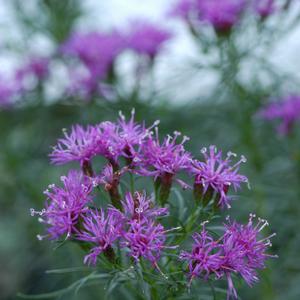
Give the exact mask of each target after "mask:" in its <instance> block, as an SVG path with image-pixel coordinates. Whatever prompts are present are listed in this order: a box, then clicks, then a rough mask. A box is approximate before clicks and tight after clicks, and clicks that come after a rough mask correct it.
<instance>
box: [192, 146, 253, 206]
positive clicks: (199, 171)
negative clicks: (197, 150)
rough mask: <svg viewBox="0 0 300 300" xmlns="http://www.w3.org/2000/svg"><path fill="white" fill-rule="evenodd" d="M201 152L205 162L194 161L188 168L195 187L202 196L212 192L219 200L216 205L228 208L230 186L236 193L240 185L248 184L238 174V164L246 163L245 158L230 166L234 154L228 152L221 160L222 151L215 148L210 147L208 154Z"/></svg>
mask: <svg viewBox="0 0 300 300" xmlns="http://www.w3.org/2000/svg"><path fill="white" fill-rule="evenodd" d="M201 152H202V154H203V155H204V158H205V161H204V162H202V161H197V160H194V161H193V164H192V166H191V168H190V171H191V173H192V174H194V175H195V187H197V185H199V186H200V187H201V190H202V195H203V196H204V195H205V194H206V193H207V192H208V191H209V190H212V192H214V193H216V195H217V199H218V198H219V199H218V203H217V205H218V206H220V207H222V208H223V207H227V208H230V197H229V196H228V195H227V192H228V189H229V187H230V186H232V187H233V189H234V190H235V191H237V190H238V189H239V188H240V184H241V183H243V182H248V179H247V177H246V176H244V175H240V174H239V173H238V171H239V166H240V164H241V163H242V162H246V158H245V157H244V156H242V157H241V159H240V160H239V161H238V162H237V163H235V164H234V165H230V163H231V157H235V156H236V154H235V153H232V152H228V153H227V157H226V158H225V159H223V158H222V151H219V152H218V151H217V148H216V147H215V146H210V147H209V152H208V153H207V149H206V148H203V149H202V150H201Z"/></svg>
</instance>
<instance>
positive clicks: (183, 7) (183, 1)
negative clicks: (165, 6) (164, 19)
mask: <svg viewBox="0 0 300 300" xmlns="http://www.w3.org/2000/svg"><path fill="white" fill-rule="evenodd" d="M195 8H196V2H195V1H194V0H180V1H179V2H177V3H176V5H175V6H174V7H173V9H172V10H171V12H170V15H171V16H174V17H181V18H183V19H186V20H188V19H189V16H190V14H191V13H192V12H193V10H194V9H195Z"/></svg>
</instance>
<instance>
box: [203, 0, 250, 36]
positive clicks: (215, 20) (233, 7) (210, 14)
mask: <svg viewBox="0 0 300 300" xmlns="http://www.w3.org/2000/svg"><path fill="white" fill-rule="evenodd" d="M246 3H247V1H244V0H222V1H219V0H198V1H197V5H198V8H199V16H200V19H201V20H202V21H205V22H207V23H210V24H211V25H213V27H214V28H215V29H216V30H217V31H228V30H230V29H231V28H232V26H233V25H235V24H236V23H237V22H238V21H239V19H240V15H241V13H242V12H243V10H244V9H245V7H246Z"/></svg>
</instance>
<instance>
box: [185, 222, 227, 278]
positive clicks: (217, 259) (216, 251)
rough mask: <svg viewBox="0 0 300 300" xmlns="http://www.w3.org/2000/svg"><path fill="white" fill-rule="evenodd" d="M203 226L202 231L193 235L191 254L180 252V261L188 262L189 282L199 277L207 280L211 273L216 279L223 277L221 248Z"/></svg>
mask: <svg viewBox="0 0 300 300" xmlns="http://www.w3.org/2000/svg"><path fill="white" fill-rule="evenodd" d="M204 224H205V223H204ZM204 224H203V228H202V231H201V232H200V233H195V234H194V235H193V239H194V244H193V249H192V252H191V253H190V252H187V251H182V252H181V254H180V259H181V260H186V261H188V269H189V276H190V280H193V278H194V277H200V276H201V277H203V278H204V279H208V277H209V276H210V275H211V274H213V273H214V274H215V275H216V277H217V278H220V277H222V275H223V271H222V270H221V266H222V263H223V258H222V247H221V245H220V244H219V243H218V242H217V241H214V239H213V238H212V237H211V236H210V235H209V234H208V232H207V230H206V228H205V226H204ZM190 282H191V281H190Z"/></svg>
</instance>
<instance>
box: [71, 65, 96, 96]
mask: <svg viewBox="0 0 300 300" xmlns="http://www.w3.org/2000/svg"><path fill="white" fill-rule="evenodd" d="M66 93H67V95H69V96H72V97H78V98H80V99H84V100H86V101H90V100H91V99H92V97H93V96H94V95H100V94H101V88H100V83H99V82H98V79H97V77H94V76H93V75H91V74H90V73H89V72H87V73H85V72H83V71H82V72H78V71H77V70H72V71H70V85H69V86H68V88H67V91H66Z"/></svg>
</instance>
